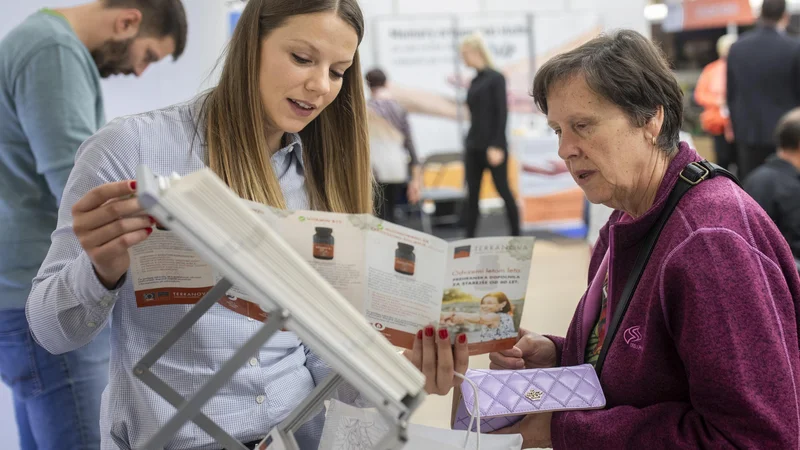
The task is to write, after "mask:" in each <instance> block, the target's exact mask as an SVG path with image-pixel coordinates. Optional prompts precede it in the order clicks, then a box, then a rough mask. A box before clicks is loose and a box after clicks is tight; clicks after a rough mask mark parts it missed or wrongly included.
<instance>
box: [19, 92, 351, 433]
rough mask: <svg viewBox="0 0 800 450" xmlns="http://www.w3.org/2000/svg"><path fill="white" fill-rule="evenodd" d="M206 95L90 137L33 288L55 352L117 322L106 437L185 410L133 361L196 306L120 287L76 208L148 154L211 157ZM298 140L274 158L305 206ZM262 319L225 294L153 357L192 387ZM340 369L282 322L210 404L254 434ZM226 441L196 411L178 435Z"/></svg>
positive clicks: (163, 158) (183, 162) (294, 203)
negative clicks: (199, 124) (157, 302)
mask: <svg viewBox="0 0 800 450" xmlns="http://www.w3.org/2000/svg"><path fill="white" fill-rule="evenodd" d="M198 105H199V101H198V100H197V99H195V100H192V101H190V102H187V103H184V104H180V105H176V106H173V107H170V108H166V109H163V110H159V111H154V112H149V113H145V114H140V115H136V116H130V117H125V118H121V119H117V120H115V121H113V122H111V123H110V124H109V125H107V126H106V127H104V128H103V129H101V130H100V131H99V132H98V133H97V134H95V135H94V136H92V137H91V138H90V139H89V140H87V141H86V142H85V143H84V144H83V145H82V146H81V148H80V150H79V151H78V156H77V159H76V163H75V168H74V170H73V172H72V174H71V175H70V177H69V181H68V182H67V185H66V189H65V191H64V197H63V201H62V203H61V208H60V210H59V214H58V228H57V229H56V231H55V232H54V233H53V244H52V247H51V248H50V251H49V253H48V255H47V259H45V261H44V264H43V265H42V267H41V269H40V271H39V275H38V277H37V278H36V279H35V280H34V282H33V291H32V293H31V296H30V298H29V299H28V304H27V314H28V320H29V321H30V326H31V330H32V332H33V334H34V336H35V337H36V340H37V341H38V342H39V343H40V344H41V345H42V346H43V347H44V348H46V349H47V350H49V351H51V352H54V353H62V352H67V351H70V350H73V349H76V348H78V347H81V346H82V345H85V344H86V343H88V342H89V341H90V340H91V339H92V338H93V337H94V336H95V335H96V334H97V333H98V332H99V331H100V329H101V328H103V327H104V326H106V324H107V323H108V324H109V326H110V327H111V364H110V377H109V385H108V387H107V388H106V390H105V392H104V393H103V400H102V414H101V420H100V425H101V431H102V439H103V441H102V449H117V448H121V449H129V448H141V447H142V446H143V444H144V443H145V442H146V441H147V439H148V438H149V437H150V436H152V435H153V433H155V432H156V430H157V429H158V428H160V426H161V425H163V424H164V423H166V421H167V420H168V419H169V418H170V417H171V416H172V415H173V414H174V413H175V408H173V407H172V406H171V405H169V404H168V403H167V402H166V401H164V400H163V399H161V397H159V396H158V395H156V394H155V393H154V392H153V391H151V390H150V389H149V388H148V387H147V386H145V385H144V384H143V383H142V382H141V381H139V380H138V379H137V378H135V377H134V376H133V374H132V370H133V366H134V364H136V362H137V361H139V359H140V358H141V357H142V356H143V355H144V354H145V353H146V352H147V351H148V350H150V349H151V348H152V347H153V345H154V344H155V343H156V342H157V341H158V339H160V338H161V337H162V336H164V334H165V333H166V332H167V331H168V330H170V329H171V328H172V327H173V325H174V324H175V323H176V322H177V321H178V320H179V319H180V318H181V317H183V316H184V315H185V314H186V312H187V311H188V310H189V308H190V306H184V305H175V306H157V307H148V308H138V307H137V306H136V302H135V300H134V294H133V286H132V283H131V281H130V279H131V277H128V278H127V280H126V282H125V283H124V285H123V286H122V287H121V288H120V289H118V290H117V291H108V290H107V289H105V288H104V287H103V286H102V285H101V284H100V282H99V281H98V280H97V278H96V276H95V274H94V270H93V268H92V264H91V262H90V260H89V258H88V256H87V255H86V253H85V252H84V251H83V250H82V248H81V246H80V244H79V243H78V240H77V238H76V236H75V234H74V232H73V230H72V215H71V208H72V205H73V204H74V203H75V202H76V201H78V199H80V198H81V197H83V196H84V195H85V194H86V193H87V192H88V191H89V190H90V189H92V188H94V187H96V186H100V185H102V184H104V183H108V182H113V181H120V180H128V179H135V171H136V167H137V166H138V165H140V164H146V165H147V166H149V167H150V168H151V169H152V170H153V171H154V172H155V173H157V174H160V175H169V174H171V173H173V172H176V173H178V174H179V175H187V174H189V173H191V172H194V171H196V170H199V169H201V168H203V167H204V166H205V164H204V156H205V148H204V146H203V144H202V142H201V141H202V139H200V138H196V137H195V123H196V117H197V109H198ZM200 135H201V136H202V133H201V134H200ZM292 141H293V142H292V143H291V145H289V146H287V147H286V148H284V149H282V150H280V151H278V152H277V153H276V154H275V155H274V156H273V157H272V165H273V168H274V169H275V173H276V174H277V176H278V177H279V180H280V186H281V189H282V191H283V194H284V196H285V198H286V202H287V206H288V207H289V208H290V209H305V208H307V207H308V199H307V195H306V191H305V177H304V175H303V165H302V157H301V152H302V145H301V144H300V141H299V137H298V136H297V135H292ZM109 319H110V320H109ZM259 326H261V323H260V322H258V321H254V320H252V319H249V318H246V317H245V316H242V315H239V314H237V313H234V312H233V311H230V310H228V309H226V308H224V307H222V306H219V305H215V306H214V307H213V308H212V309H211V310H210V311H209V312H208V313H206V314H205V316H204V317H203V318H202V319H201V320H200V321H199V322H198V323H197V325H195V327H194V328H193V329H192V331H191V332H189V333H187V335H185V336H184V337H183V338H182V339H181V340H180V341H178V343H177V344H176V345H175V347H173V348H172V350H170V351H169V352H167V353H166V355H164V356H163V357H162V358H161V359H160V360H159V363H158V364H156V365H155V366H153V371H154V373H155V374H156V375H158V376H159V377H161V378H162V379H163V380H164V381H166V382H167V383H168V384H169V385H170V386H172V387H173V388H174V389H175V390H177V391H178V392H179V393H180V394H181V395H183V396H184V397H189V396H191V395H192V394H193V393H194V392H196V391H197V390H198V389H199V388H200V387H201V386H203V385H204V384H205V383H206V381H207V380H208V379H209V378H210V377H211V376H212V375H213V374H214V373H215V372H216V371H217V370H219V368H220V367H221V365H222V364H223V363H224V362H225V361H226V360H228V358H230V357H231V355H232V354H233V353H234V351H235V350H236V349H238V348H240V347H241V346H242V344H244V343H245V341H246V340H247V339H248V338H249V337H250V336H252V334H253V333H254V332H255V331H256V330H257V329H258V328H259ZM329 370H330V369H329V368H328V366H327V365H326V364H325V363H324V362H323V361H321V360H320V359H319V358H318V357H316V356H315V355H314V353H312V352H311V351H310V350H309V349H308V348H306V347H305V346H304V345H303V343H302V342H300V340H299V339H298V337H297V335H295V334H294V333H292V332H279V333H278V334H277V335H276V336H274V337H273V338H272V339H271V340H270V341H269V342H268V343H267V344H266V345H264V346H263V347H262V348H261V350H260V351H259V352H258V354H255V355H253V358H252V359H250V361H249V362H248V364H246V365H245V366H244V367H242V368H241V369H240V370H239V371H238V372H237V373H236V375H235V377H234V378H233V379H232V380H231V381H230V382H229V383H228V384H227V385H225V386H224V387H223V388H222V390H221V391H220V392H219V393H218V395H217V396H215V397H214V398H213V399H212V400H211V401H209V403H208V404H206V406H205V407H204V408H203V412H204V413H205V414H206V415H208V417H210V418H211V419H212V420H213V421H215V422H216V423H218V424H219V425H220V426H221V427H222V428H223V429H225V430H226V431H227V432H229V433H230V434H232V435H233V436H234V437H236V438H237V439H239V440H240V441H242V442H247V441H252V440H255V439H259V438H261V437H263V436H264V435H265V434H266V433H267V432H268V431H269V430H271V429H272V428H273V427H275V426H276V425H277V424H278V423H280V421H281V420H282V419H284V418H285V417H286V416H287V415H288V414H289V413H290V412H291V410H292V409H293V408H294V407H295V406H296V405H297V404H298V403H299V402H300V401H302V400H303V399H304V398H305V397H306V396H307V395H308V394H309V393H310V392H311V390H312V389H313V388H314V386H315V385H316V384H317V383H319V382H320V381H322V380H323V379H324V378H325V376H327V374H328V373H329ZM339 397H340V399H342V400H345V401H347V400H348V399H349V400H350V401H354V400H355V397H356V394H355V392H354V391H353V389H352V388H346V390H345V391H344V392H343V391H342V390H341V389H340V391H339ZM322 424H323V422H322V417H321V416H318V417H317V418H316V419H314V420H312V421H311V422H309V423H308V424H307V425H306V426H305V427H304V428H303V429H301V431H300V432H298V435H297V437H298V441H299V443H300V445H301V446H302V448H303V449H312V448H313V449H316V447H317V443H318V440H319V437H320V433H321V431H322ZM218 447H219V446H218V445H217V444H215V442H214V441H213V440H212V439H211V437H210V436H208V435H207V434H206V433H205V432H203V431H202V430H201V429H200V428H199V427H197V426H196V425H195V424H194V423H190V424H187V425H185V426H184V427H183V428H182V429H181V430H180V432H179V434H178V435H177V436H175V438H174V439H172V440H171V441H170V443H169V444H168V446H167V448H168V449H216V448H218Z"/></svg>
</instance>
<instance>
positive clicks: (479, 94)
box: [461, 35, 520, 237]
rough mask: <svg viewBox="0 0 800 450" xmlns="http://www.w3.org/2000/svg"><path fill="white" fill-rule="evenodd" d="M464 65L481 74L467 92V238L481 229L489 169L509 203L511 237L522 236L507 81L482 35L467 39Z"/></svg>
mask: <svg viewBox="0 0 800 450" xmlns="http://www.w3.org/2000/svg"><path fill="white" fill-rule="evenodd" d="M461 56H462V58H463V59H464V64H466V65H467V66H468V67H471V68H473V69H475V70H477V71H478V74H477V75H476V76H475V78H474V79H473V80H472V83H471V84H470V87H469V91H467V105H468V106H469V112H470V116H471V121H472V124H471V126H470V129H469V133H468V134H467V139H466V142H465V149H466V151H465V155H464V168H465V177H466V181H467V189H468V197H467V208H466V211H465V217H464V223H465V227H466V233H467V237H474V236H475V230H476V228H477V226H478V217H479V216H480V212H479V209H478V200H479V196H480V190H481V179H482V178H483V172H484V170H485V169H486V168H488V169H489V170H490V171H491V173H492V180H494V186H495V188H496V189H497V193H498V194H500V196H501V197H502V198H503V201H504V202H505V204H506V214H507V216H508V221H509V225H510V229H511V235H512V236H519V227H520V224H519V209H518V208H517V203H516V201H515V200H514V195H513V194H512V193H511V188H510V187H509V185H508V142H507V141H506V119H507V117H508V104H507V98H506V79H505V77H504V76H503V74H501V73H500V72H498V71H497V70H495V69H494V65H493V62H492V58H491V55H490V54H489V51H488V49H487V48H486V44H485V42H484V41H483V39H482V38H481V36H479V35H472V36H469V37H467V38H466V39H465V40H464V41H463V43H462V45H461Z"/></svg>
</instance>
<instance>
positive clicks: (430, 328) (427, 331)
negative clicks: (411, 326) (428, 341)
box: [425, 326, 433, 337]
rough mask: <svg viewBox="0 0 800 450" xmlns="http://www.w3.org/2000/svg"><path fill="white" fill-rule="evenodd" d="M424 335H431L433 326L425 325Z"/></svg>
mask: <svg viewBox="0 0 800 450" xmlns="http://www.w3.org/2000/svg"><path fill="white" fill-rule="evenodd" d="M425 336H428V337H431V336H433V327H430V326H428V327H425Z"/></svg>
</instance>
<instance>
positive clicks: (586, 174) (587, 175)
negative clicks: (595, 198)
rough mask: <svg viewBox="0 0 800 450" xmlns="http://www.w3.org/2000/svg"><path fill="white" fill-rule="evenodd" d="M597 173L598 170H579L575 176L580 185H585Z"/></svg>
mask: <svg viewBox="0 0 800 450" xmlns="http://www.w3.org/2000/svg"><path fill="white" fill-rule="evenodd" d="M596 173H597V171H596V170H577V171H575V176H574V178H575V182H576V183H578V185H579V186H583V185H584V184H586V183H588V182H589V180H590V179H591V178H592V177H593V176H594V175H595V174H596Z"/></svg>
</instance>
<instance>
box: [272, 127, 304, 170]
mask: <svg viewBox="0 0 800 450" xmlns="http://www.w3.org/2000/svg"><path fill="white" fill-rule="evenodd" d="M285 137H286V142H287V144H286V146H284V147H283V148H281V149H280V150H278V151H277V152H275V154H273V155H272V157H271V160H272V162H273V163H274V162H278V161H280V160H283V159H286V158H289V157H291V156H292V153H294V156H295V157H296V159H297V165H298V166H299V167H300V168H301V169H302V168H303V143H302V141H301V140H300V135H299V134H297V133H286V135H285Z"/></svg>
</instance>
